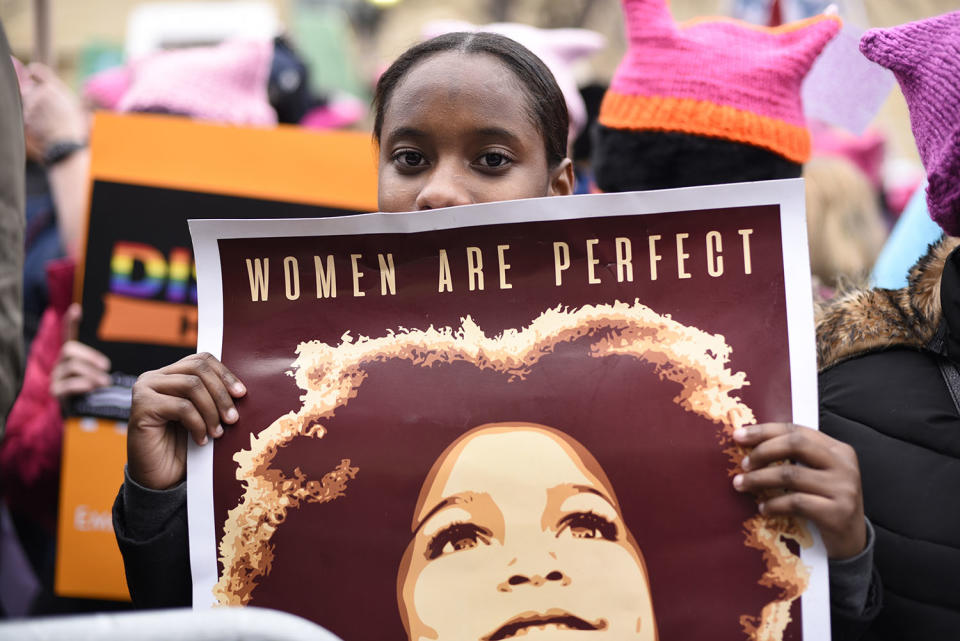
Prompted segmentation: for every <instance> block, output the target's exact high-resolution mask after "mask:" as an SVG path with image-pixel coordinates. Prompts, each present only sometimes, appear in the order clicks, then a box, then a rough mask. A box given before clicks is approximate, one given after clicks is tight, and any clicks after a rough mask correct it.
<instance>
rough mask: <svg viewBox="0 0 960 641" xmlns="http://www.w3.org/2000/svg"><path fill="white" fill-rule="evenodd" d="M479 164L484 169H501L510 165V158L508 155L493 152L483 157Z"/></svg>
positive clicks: (479, 159) (478, 160)
mask: <svg viewBox="0 0 960 641" xmlns="http://www.w3.org/2000/svg"><path fill="white" fill-rule="evenodd" d="M477 162H478V164H479V165H480V166H481V167H483V168H484V169H501V168H503V167H506V166H507V165H509V164H510V158H508V157H507V155H506V154H501V153H499V152H496V151H491V152H488V153H485V154H483V155H481V156H480V158H478V159H477Z"/></svg>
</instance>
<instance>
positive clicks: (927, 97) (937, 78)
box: [860, 11, 960, 236]
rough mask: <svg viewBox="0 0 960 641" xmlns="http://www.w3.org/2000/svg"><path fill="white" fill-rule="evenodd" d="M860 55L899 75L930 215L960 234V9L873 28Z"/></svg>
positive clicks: (861, 45) (868, 33)
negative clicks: (932, 16)
mask: <svg viewBox="0 0 960 641" xmlns="http://www.w3.org/2000/svg"><path fill="white" fill-rule="evenodd" d="M860 51H862V52H863V55H865V56H866V57H867V58H869V59H870V60H872V61H874V62H876V63H877V64H879V65H882V66H884V67H886V68H888V69H890V70H891V71H893V73H894V75H895V76H896V77H897V81H898V82H899V83H900V88H901V89H902V90H903V95H904V97H905V98H906V99H907V107H908V108H909V109H910V124H911V126H912V127H913V137H914V138H915V139H916V141H917V148H918V149H919V150H920V158H921V160H923V166H924V167H925V168H926V170H927V180H928V183H929V184H928V186H927V205H928V207H929V209H930V217H931V218H933V220H934V221H935V222H936V223H937V224H939V225H940V226H941V227H943V230H944V231H945V232H946V233H948V234H950V235H951V236H958V235H960V11H954V12H952V13H947V14H944V15H942V16H937V17H935V18H928V19H926V20H920V21H917V22H910V23H907V24H905V25H900V26H899V27H892V28H890V29H871V30H870V31H867V32H866V33H865V34H863V38H862V39H861V40H860Z"/></svg>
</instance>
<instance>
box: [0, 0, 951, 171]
mask: <svg viewBox="0 0 960 641" xmlns="http://www.w3.org/2000/svg"><path fill="white" fill-rule="evenodd" d="M827 4H829V3H828V2H826V1H820V0H674V1H673V2H671V10H672V12H673V13H674V15H675V17H676V18H677V20H686V19H689V18H692V17H695V16H702V15H721V14H726V15H738V16H739V17H743V18H747V19H750V20H752V21H754V22H765V23H767V24H769V22H770V20H771V16H773V19H774V20H775V19H776V15H777V14H779V15H780V16H781V20H783V21H787V20H791V19H796V18H797V17H803V14H810V13H815V12H818V11H820V10H822V9H823V8H824V7H825V6H827ZM835 4H838V5H839V8H840V12H841V15H843V16H844V18H845V20H846V22H847V23H848V24H852V25H855V26H856V27H858V28H860V29H865V28H869V27H886V26H892V25H895V24H900V23H903V22H908V21H911V20H916V19H920V18H924V17H929V16H933V15H936V14H940V13H944V12H947V11H950V10H953V9H956V6H957V3H956V0H910V1H909V2H904V1H902V0H847V1H844V0H839V1H835ZM186 5H192V6H193V8H194V10H196V9H197V8H198V7H203V8H206V9H207V10H208V11H207V12H206V16H207V17H206V18H205V19H196V18H192V19H191V20H190V21H189V22H185V21H184V20H182V19H178V18H177V16H178V15H182V9H183V7H184V6H186ZM192 15H196V13H194V14H192ZM231 16H232V18H231ZM0 19H2V20H3V24H4V27H5V29H6V31H7V34H8V37H9V39H10V43H11V46H12V48H13V52H14V54H15V55H16V56H17V57H18V58H20V59H21V60H24V61H28V60H29V61H34V60H37V58H38V57H40V58H46V59H42V60H41V61H42V62H47V63H48V64H50V65H51V66H53V67H54V68H55V69H56V70H57V71H58V72H59V74H60V76H61V78H64V79H65V80H66V81H67V83H68V84H69V85H71V86H72V87H74V88H75V89H79V88H80V87H81V86H82V83H83V81H84V80H85V79H86V78H87V77H88V76H89V75H91V74H92V73H94V72H96V71H98V70H102V69H104V68H108V67H111V66H115V65H118V64H120V63H122V62H124V61H125V60H126V59H127V58H129V57H130V56H135V55H138V54H140V53H144V52H147V51H149V50H151V49H153V48H156V47H160V48H172V47H180V46H187V45H199V44H212V43H213V42H215V41H217V40H219V39H221V38H223V37H225V36H228V35H237V34H243V33H252V34H257V33H263V32H270V31H275V32H278V33H285V34H287V35H288V36H289V38H290V39H291V41H292V42H293V44H294V45H295V47H296V48H297V50H298V51H299V53H300V54H301V55H302V56H303V57H304V58H305V59H306V60H307V62H308V65H309V67H310V69H311V72H312V75H311V83H312V84H313V85H314V88H315V89H316V90H318V91H322V92H323V93H327V92H329V91H330V90H342V91H346V92H348V93H350V94H352V95H355V96H357V97H359V98H361V99H362V100H364V101H366V100H367V99H368V98H369V93H370V87H371V85H372V81H373V78H375V76H376V73H377V72H378V71H379V70H382V69H383V68H385V67H386V65H388V64H389V62H390V61H391V60H392V59H393V58H394V57H395V56H396V55H397V54H399V53H400V52H402V51H403V50H404V49H405V48H407V47H408V46H410V45H411V44H413V43H415V42H417V41H418V40H419V39H420V38H421V33H422V28H423V25H425V24H426V23H428V22H429V21H431V20H438V19H459V20H467V21H470V22H473V23H475V24H486V23H490V22H523V23H526V24H531V25H534V26H538V27H583V28H586V29H591V30H594V31H597V32H599V33H601V34H603V35H604V36H605V37H606V39H607V46H606V48H605V49H603V50H602V51H600V52H599V53H597V54H595V55H594V56H592V57H590V58H589V59H586V60H582V61H580V62H578V65H577V67H576V69H575V72H576V77H577V80H578V82H579V83H580V84H581V85H586V84H590V83H594V82H596V83H600V84H605V83H606V82H607V81H609V79H610V77H611V75H612V74H613V71H614V69H615V67H616V65H617V62H618V61H619V60H620V58H621V56H622V55H623V51H624V48H625V45H624V35H623V21H622V15H621V9H620V2H619V0H559V1H558V0H442V1H437V0H264V1H261V2H209V1H208V2H150V3H145V2H142V1H138V0H84V1H83V2H77V1H73V0H0ZM876 125H877V127H878V128H879V129H880V130H881V131H882V132H883V134H884V135H885V137H886V138H887V149H886V154H887V160H888V161H897V162H900V164H901V166H903V164H902V163H903V162H906V163H907V164H906V165H905V166H906V167H908V168H909V167H910V166H913V167H915V168H917V170H919V161H918V160H917V157H916V151H915V148H914V144H913V138H912V136H911V135H910V131H909V121H908V117H907V111H906V106H905V104H904V102H903V98H902V97H901V96H900V95H899V90H898V89H896V88H894V90H893V91H892V93H891V95H890V97H889V98H888V99H887V101H886V103H885V104H884V106H883V108H882V109H881V111H880V113H879V115H878V117H877V122H876ZM364 126H366V123H364V122H361V123H359V124H358V125H357V127H359V128H363V127H364ZM898 171H909V169H899V170H898Z"/></svg>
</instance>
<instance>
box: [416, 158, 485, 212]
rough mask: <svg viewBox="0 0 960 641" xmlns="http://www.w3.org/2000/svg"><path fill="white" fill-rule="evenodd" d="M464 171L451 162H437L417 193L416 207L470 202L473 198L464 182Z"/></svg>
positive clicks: (448, 205)
mask: <svg viewBox="0 0 960 641" xmlns="http://www.w3.org/2000/svg"><path fill="white" fill-rule="evenodd" d="M465 173H466V172H465V171H464V170H463V169H460V168H457V167H454V166H453V163H447V164H442V163H441V164H438V165H437V166H436V167H434V168H433V170H432V171H431V172H430V175H429V176H428V177H427V180H426V182H425V183H424V185H423V187H422V188H421V189H420V193H418V194H417V201H416V205H417V209H418V210H424V209H438V208H440V207H453V206H454V205H469V204H471V203H472V202H473V200H472V199H471V198H470V192H469V190H468V189H467V187H466V184H465V181H466V175H465Z"/></svg>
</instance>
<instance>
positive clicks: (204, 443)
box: [200, 434, 207, 445]
mask: <svg viewBox="0 0 960 641" xmlns="http://www.w3.org/2000/svg"><path fill="white" fill-rule="evenodd" d="M206 444H207V435H206V434H204V435H203V438H202V439H200V445H206Z"/></svg>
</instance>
